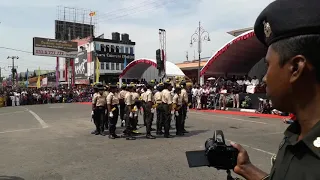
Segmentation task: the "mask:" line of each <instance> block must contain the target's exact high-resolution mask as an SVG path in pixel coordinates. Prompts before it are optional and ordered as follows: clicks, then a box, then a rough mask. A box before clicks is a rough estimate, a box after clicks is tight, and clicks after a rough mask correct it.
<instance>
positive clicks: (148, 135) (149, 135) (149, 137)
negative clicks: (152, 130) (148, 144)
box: [146, 134, 156, 139]
mask: <svg viewBox="0 0 320 180" xmlns="http://www.w3.org/2000/svg"><path fill="white" fill-rule="evenodd" d="M146 138H147V139H155V138H156V137H154V136H152V135H151V134H147V135H146Z"/></svg>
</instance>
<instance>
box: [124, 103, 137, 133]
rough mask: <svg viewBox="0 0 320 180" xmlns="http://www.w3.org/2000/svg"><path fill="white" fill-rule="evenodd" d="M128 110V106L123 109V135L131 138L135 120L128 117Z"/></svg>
mask: <svg viewBox="0 0 320 180" xmlns="http://www.w3.org/2000/svg"><path fill="white" fill-rule="evenodd" d="M130 112H131V111H130V110H129V108H128V106H126V107H125V121H126V130H125V134H127V135H129V136H131V134H132V132H131V131H132V130H133V128H134V125H135V122H134V121H135V119H134V118H131V117H130Z"/></svg>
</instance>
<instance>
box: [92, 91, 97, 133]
mask: <svg viewBox="0 0 320 180" xmlns="http://www.w3.org/2000/svg"><path fill="white" fill-rule="evenodd" d="M98 94H99V90H98V86H97V85H94V86H93V95H92V100H93V99H94V98H95V97H96V96H97V95H98ZM91 118H92V119H93V123H94V124H95V123H96V120H95V118H96V116H95V115H94V110H92V112H91ZM96 133H97V129H95V130H93V131H91V134H96Z"/></svg>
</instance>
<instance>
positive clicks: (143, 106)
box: [141, 101, 147, 126]
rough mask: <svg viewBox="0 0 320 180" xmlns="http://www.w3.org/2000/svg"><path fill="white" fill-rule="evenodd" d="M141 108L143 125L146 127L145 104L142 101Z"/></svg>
mask: <svg viewBox="0 0 320 180" xmlns="http://www.w3.org/2000/svg"><path fill="white" fill-rule="evenodd" d="M141 107H142V109H143V125H144V126H147V121H146V112H145V111H146V102H144V101H142V104H141Z"/></svg>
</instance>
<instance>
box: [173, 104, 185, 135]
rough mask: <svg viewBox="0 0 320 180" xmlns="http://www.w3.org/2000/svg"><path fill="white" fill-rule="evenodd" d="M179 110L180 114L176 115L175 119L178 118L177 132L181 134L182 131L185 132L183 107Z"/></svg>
mask: <svg viewBox="0 0 320 180" xmlns="http://www.w3.org/2000/svg"><path fill="white" fill-rule="evenodd" d="M177 111H178V114H179V115H178V116H177V115H175V120H176V133H177V134H181V133H182V132H183V124H182V123H183V121H182V119H183V114H182V111H183V110H182V107H181V108H180V109H179V110H177Z"/></svg>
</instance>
